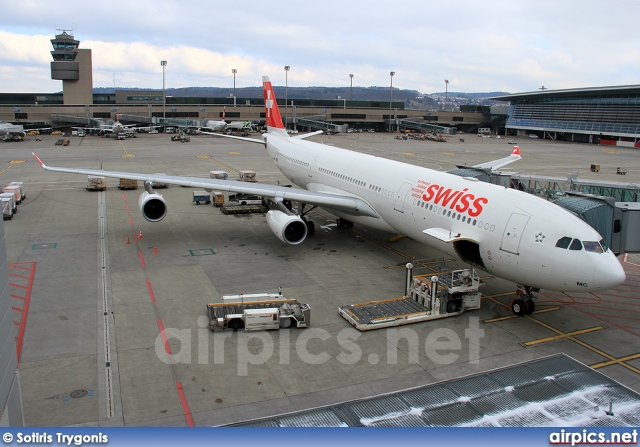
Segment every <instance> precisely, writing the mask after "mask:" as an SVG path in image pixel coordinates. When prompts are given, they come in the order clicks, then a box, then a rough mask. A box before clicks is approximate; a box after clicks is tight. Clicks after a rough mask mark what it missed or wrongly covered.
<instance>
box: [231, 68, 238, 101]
mask: <svg viewBox="0 0 640 447" xmlns="http://www.w3.org/2000/svg"><path fill="white" fill-rule="evenodd" d="M237 72H238V70H236V69H235V68H232V69H231V73H233V107H235V106H236V73H237Z"/></svg>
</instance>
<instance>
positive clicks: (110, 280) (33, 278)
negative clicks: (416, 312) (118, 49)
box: [0, 133, 640, 426]
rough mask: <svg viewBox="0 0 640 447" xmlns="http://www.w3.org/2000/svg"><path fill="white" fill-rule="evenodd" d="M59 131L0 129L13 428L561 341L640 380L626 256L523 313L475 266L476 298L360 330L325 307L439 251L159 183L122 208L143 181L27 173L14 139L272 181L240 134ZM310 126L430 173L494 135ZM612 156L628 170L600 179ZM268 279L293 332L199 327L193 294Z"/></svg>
mask: <svg viewBox="0 0 640 447" xmlns="http://www.w3.org/2000/svg"><path fill="white" fill-rule="evenodd" d="M460 137H462V138H464V139H465V141H464V142H461V141H460ZM58 138H59V137H52V136H46V135H45V136H43V138H42V141H35V139H34V138H33V137H30V139H28V140H27V141H25V142H21V143H2V144H0V182H1V183H2V184H6V183H8V182H11V181H24V182H25V184H26V194H27V197H26V200H25V201H24V202H23V203H22V204H20V205H19V207H18V213H17V214H16V215H15V216H14V218H13V219H12V220H11V221H5V225H4V227H5V233H6V239H7V257H8V262H9V263H10V270H9V273H10V283H11V286H12V296H13V298H14V307H15V309H16V317H15V323H16V327H17V329H18V331H17V338H16V339H17V342H18V348H19V353H20V359H19V361H20V363H19V371H20V380H21V385H22V398H23V407H24V415H25V420H26V423H27V425H30V426H69V425H75V426H98V425H99V426H122V425H125V426H211V425H221V424H229V423H233V422H238V421H243V420H247V419H253V418H258V417H265V416H270V415H274V414H279V413H285V412H290V411H295V410H300V409H306V408H313V407H317V406H321V405H328V404H333V403H338V402H344V401H348V400H351V399H357V398H363V397H368V396H374V395H377V394H381V393H387V392H392V391H397V390H402V389H406V388H410V387H415V386H420V385H425V384H428V383H434V382H437V381H441V380H446V379H451V378H456V377H462V376H465V375H468V374H472V373H475V372H479V371H486V370H490V369H493V368H497V367H502V366H507V365H511V364H514V363H517V362H522V361H527V360H532V359H537V358H540V357H544V356H547V355H550V354H556V353H560V352H562V353H565V354H567V355H569V356H571V357H573V358H574V359H576V360H578V361H580V362H582V363H584V364H587V365H590V366H592V367H593V368H595V369H597V370H598V371H600V372H602V373H604V374H605V375H607V376H608V377H610V378H612V379H614V380H616V381H618V382H619V383H621V384H623V385H625V386H627V387H629V388H631V389H633V390H635V391H640V294H638V292H637V290H638V283H639V281H640V256H639V255H628V256H626V257H621V261H622V262H623V265H624V267H625V270H626V272H627V281H626V282H625V284H623V285H622V286H620V287H618V288H616V289H614V290H611V291H608V292H606V293H600V294H571V295H566V294H561V293H557V292H549V291H544V290H543V291H541V293H540V294H539V296H538V299H537V300H536V308H537V311H536V313H534V314H533V315H531V316H526V317H514V316H513V315H512V313H511V310H510V303H511V300H512V297H513V293H514V291H515V285H514V284H512V283H509V282H507V281H504V280H502V279H499V278H492V277H486V274H484V273H482V272H479V273H480V275H481V276H483V275H484V276H483V280H484V285H482V286H481V288H480V290H481V291H482V292H483V301H482V307H481V309H479V310H476V311H471V312H468V313H465V314H463V315H460V316H457V317H454V318H446V319H442V320H436V321H430V322H425V323H419V324H414V325H409V326H403V327H402V328H391V329H381V330H377V331H369V332H364V333H361V332H358V331H356V330H355V329H353V328H352V327H351V326H350V325H349V323H347V321H345V320H344V319H343V318H341V317H340V316H339V315H338V307H340V306H342V305H347V304H352V303H358V302H363V301H371V300H376V299H385V298H392V297H398V296H401V295H402V294H403V290H404V277H405V268H404V266H405V264H406V263H407V262H410V261H415V260H416V259H417V260H431V259H438V258H442V256H443V255H442V253H439V252H437V251H435V250H433V249H430V248H429V247H427V246H425V245H421V244H417V243H416V242H413V241H411V240H409V239H407V238H400V239H398V238H394V237H393V236H395V235H393V234H388V233H384V232H379V231H375V230H370V229H367V228H363V227H358V226H355V227H354V228H353V229H338V228H337V227H336V224H335V220H334V219H333V218H332V217H331V216H330V215H329V214H328V213H327V212H325V211H322V210H317V211H318V212H314V213H311V214H310V216H311V218H312V219H313V220H314V221H315V222H316V233H315V235H313V236H311V237H309V238H308V239H307V240H306V241H305V242H303V243H302V244H300V245H298V246H287V245H284V244H283V243H281V242H280V241H279V240H278V239H277V238H276V237H275V236H274V235H273V234H272V233H271V231H270V229H269V228H268V225H267V224H266V222H265V219H264V216H263V215H262V214H252V215H238V216H234V215H224V214H222V213H221V212H220V210H219V209H218V208H215V207H213V206H206V205H195V204H194V203H192V202H191V199H192V191H191V190H190V189H188V188H181V187H175V186H173V187H170V188H168V189H163V190H158V192H159V193H161V194H163V195H164V197H165V199H166V200H167V202H168V204H169V213H168V215H167V216H166V217H165V219H164V220H163V221H162V222H159V223H150V222H148V221H146V220H145V219H144V218H143V217H142V215H141V214H140V212H139V209H138V205H137V199H138V196H139V195H140V194H141V193H142V188H139V189H138V190H137V191H133V190H120V189H118V188H117V183H118V182H117V179H107V184H108V187H107V189H106V191H104V192H95V191H87V190H86V189H85V186H86V177H85V176H81V175H74V174H65V173H58V172H45V171H43V170H42V168H41V167H40V166H39V165H38V163H37V162H36V161H35V160H34V159H33V157H32V156H31V152H32V151H34V152H35V153H36V154H38V156H40V158H41V159H42V160H43V161H44V162H45V163H46V164H49V165H51V166H65V167H84V168H97V169H108V170H119V171H133V172H146V173H156V172H163V173H166V174H177V175H189V176H201V177H208V176H209V171H212V170H226V171H227V172H228V173H229V174H230V178H233V176H234V175H237V172H238V171H239V170H243V169H251V170H255V171H256V172H257V178H258V181H260V182H265V183H270V182H274V183H275V182H280V183H284V184H287V183H288V182H287V180H286V179H285V178H284V177H283V176H282V174H280V172H279V171H278V170H277V168H276V167H275V166H274V165H273V164H272V163H271V160H270V159H269V158H268V157H267V154H266V152H265V150H264V148H263V147H262V146H259V145H253V144H248V143H244V142H240V141H233V140H227V139H221V138H216V137H204V136H203V137H191V142H190V143H179V142H171V141H170V140H169V136H168V135H162V134H159V135H148V134H143V135H140V136H139V137H138V138H135V139H127V140H125V141H119V140H116V139H113V138H99V137H89V136H87V137H84V138H78V137H70V140H71V144H70V146H67V147H64V146H55V145H54V143H55V140H57V139H58ZM313 141H318V142H320V141H321V142H323V143H324V144H335V145H337V146H340V147H344V148H348V149H352V150H356V151H361V152H368V153H373V154H375V155H379V156H382V157H387V158H392V159H396V160H400V161H404V162H408V163H413V164H418V165H422V166H426V167H429V168H433V169H438V170H448V169H452V168H454V166H455V165H456V164H464V163H466V164H468V165H473V164H476V163H480V162H483V161H490V160H494V159H498V158H502V157H504V156H506V155H508V154H509V153H510V151H511V149H512V145H509V144H507V139H500V140H496V139H483V138H477V137H476V136H475V135H473V136H472V135H458V136H456V137H455V138H451V139H449V141H448V142H447V143H438V142H431V141H403V140H402V141H401V140H395V139H394V138H393V137H392V136H391V135H389V134H377V133H359V134H345V135H338V136H316V137H313ZM518 142H519V143H520V149H521V151H522V154H523V159H522V160H520V161H518V162H516V163H514V164H512V165H510V166H509V167H508V168H505V169H508V170H509V171H519V172H526V173H528V174H540V175H551V176H559V177H566V176H567V175H568V174H569V173H570V172H572V171H576V170H578V171H579V178H592V179H597V180H609V181H623V182H633V183H639V182H640V157H639V152H638V150H637V149H631V148H618V147H615V148H612V147H602V146H596V145H588V144H573V143H566V142H555V141H550V140H541V139H540V140H532V139H531V140H530V139H528V138H524V139H519V141H518ZM591 164H599V165H600V172H597V173H594V172H590V170H589V167H590V165H591ZM618 167H626V168H627V175H626V176H620V175H616V169H617V168H618ZM446 264H447V266H448V267H453V268H462V267H465V266H464V264H462V263H461V262H459V261H454V260H448V259H447V260H446ZM430 265H433V264H430ZM427 271H428V270H427V269H424V270H423V271H420V270H418V271H416V273H426V272H427ZM279 287H282V291H283V294H284V295H285V296H286V297H287V298H295V299H297V300H298V301H300V302H303V303H309V304H310V306H311V328H309V329H286V330H284V329H283V330H279V331H269V332H245V331H242V330H241V331H237V332H233V331H230V330H227V331H221V332H210V331H209V330H208V329H207V325H208V320H207V317H206V304H207V303H213V302H220V296H221V295H224V294H237V293H240V292H242V293H260V292H276V291H277V290H278V288H279ZM169 352H170V355H169V354H168V353H169Z"/></svg>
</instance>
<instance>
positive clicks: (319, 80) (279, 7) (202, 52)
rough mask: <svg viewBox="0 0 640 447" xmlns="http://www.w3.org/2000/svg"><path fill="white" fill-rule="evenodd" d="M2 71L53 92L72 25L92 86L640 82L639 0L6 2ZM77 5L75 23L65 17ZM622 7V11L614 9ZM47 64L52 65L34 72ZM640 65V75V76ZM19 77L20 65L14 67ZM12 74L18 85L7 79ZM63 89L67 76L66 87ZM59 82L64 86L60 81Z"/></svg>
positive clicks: (0, 1)
mask: <svg viewBox="0 0 640 447" xmlns="http://www.w3.org/2000/svg"><path fill="white" fill-rule="evenodd" d="M3 6H4V10H5V11H8V10H10V11H11V14H4V15H3V16H2V17H0V23H2V25H3V26H2V29H3V31H0V68H1V69H2V72H7V73H11V72H12V71H11V68H10V67H14V68H13V69H14V70H17V72H19V71H20V70H24V73H25V76H23V77H22V78H21V77H15V76H13V77H10V78H7V79H6V81H7V82H5V87H4V88H3V90H4V91H26V89H27V88H31V87H32V86H34V85H40V86H41V87H40V88H36V89H35V90H38V91H43V90H47V89H49V90H51V85H52V81H50V80H47V79H48V78H49V74H48V71H49V62H50V61H51V56H50V53H49V52H50V50H51V45H50V42H49V39H51V38H52V37H53V34H54V33H55V29H54V28H55V27H64V26H69V27H72V28H73V29H74V31H73V33H74V34H75V36H76V38H77V39H79V40H80V41H81V48H91V49H92V53H93V68H94V84H95V85H96V86H110V85H112V83H113V74H114V73H115V74H116V84H117V85H118V86H120V87H142V88H160V87H161V84H162V69H161V67H160V60H167V61H168V65H167V68H166V80H167V85H168V86H172V87H183V86H230V85H232V84H233V75H232V74H231V69H232V68H236V69H237V70H238V74H237V76H236V85H237V86H239V87H243V86H257V85H259V84H260V81H261V76H262V75H263V74H264V75H269V76H270V77H271V79H272V82H274V83H275V84H277V85H284V83H285V74H284V70H283V67H284V65H290V66H291V71H290V72H289V74H288V83H289V85H291V86H308V85H327V86H338V85H349V81H350V80H349V77H348V74H349V73H353V74H354V75H355V77H354V85H357V86H365V87H367V86H386V85H389V71H391V70H393V71H395V72H396V76H395V77H394V80H393V84H394V86H396V87H399V88H408V89H414V90H418V91H421V92H427V93H428V92H435V91H442V90H444V79H449V80H450V81H451V83H450V85H449V90H450V91H467V92H471V91H494V90H504V91H510V92H519V91H531V90H534V89H537V88H538V87H539V86H541V85H543V84H544V85H545V86H547V87H548V88H550V89H561V88H574V87H586V86H598V85H620V84H629V83H633V82H637V80H636V77H637V72H638V68H639V67H638V65H639V64H640V62H639V61H640V59H638V57H637V56H638V50H637V37H636V32H635V29H636V24H635V21H636V17H638V16H639V13H640V2H638V1H632V0H626V1H625V0H613V1H612V2H608V3H602V2H599V1H596V0H583V1H578V0H567V1H563V2H557V1H551V0H537V1H533V0H531V1H527V0H525V1H521V2H513V1H506V0H492V1H489V2H483V3H478V2H475V1H473V0H459V1H457V2H455V4H451V3H443V2H440V3H437V2H436V3H434V2H424V1H419V0H405V1H403V2H400V3H396V4H393V5H391V4H389V3H388V2H386V1H385V2H383V1H379V0H369V1H366V2H365V1H362V0H355V1H352V2H347V3H345V2H339V1H336V0H325V1H323V2H322V3H321V4H317V5H315V6H314V7H313V8H311V9H308V8H301V6H300V4H299V3H297V2H294V1H293V0H283V1H279V2H277V3H276V4H265V3H264V2H263V1H257V0H245V1H244V2H243V3H242V4H241V5H232V4H224V5H221V4H219V3H216V2H208V1H204V0H191V1H189V2H187V3H177V2H172V1H167V0H156V1H153V2H150V1H140V2H123V1H121V0H112V1H110V2H106V3H105V2H103V3H93V4H92V7H91V8H86V7H85V6H84V3H82V2H80V1H78V0H68V1H67V2H66V3H65V8H63V9H60V8H59V5H57V4H55V3H50V2H44V1H41V2H40V1H28V0H26V1H21V2H18V3H16V2H11V3H9V2H8V1H7V0H0V7H3ZM69 11H73V14H72V15H71V17H72V20H73V21H74V23H72V24H70V25H65V21H68V20H69V17H70V16H69ZM610 11H614V12H615V16H613V15H612V13H611V12H610ZM28 67H40V69H41V72H42V73H38V72H37V70H36V71H35V72H32V71H28V70H26V68H28ZM634 72H635V74H634ZM14 73H15V72H14ZM9 81H10V82H9ZM58 85H59V83H58ZM60 88H61V87H56V88H54V89H53V90H54V91H55V90H59V89H60Z"/></svg>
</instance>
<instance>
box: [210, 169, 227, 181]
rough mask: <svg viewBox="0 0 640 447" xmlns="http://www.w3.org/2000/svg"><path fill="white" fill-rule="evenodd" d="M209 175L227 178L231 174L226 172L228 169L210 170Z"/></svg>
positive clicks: (222, 178) (221, 178)
mask: <svg viewBox="0 0 640 447" xmlns="http://www.w3.org/2000/svg"><path fill="white" fill-rule="evenodd" d="M209 177H210V178H217V179H220V180H226V179H228V178H229V175H228V174H227V173H226V171H209Z"/></svg>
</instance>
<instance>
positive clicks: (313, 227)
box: [305, 220, 316, 236]
mask: <svg viewBox="0 0 640 447" xmlns="http://www.w3.org/2000/svg"><path fill="white" fill-rule="evenodd" d="M305 223H306V224H307V236H313V234H314V233H315V232H316V224H315V223H313V221H312V220H307V221H306V222H305Z"/></svg>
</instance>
